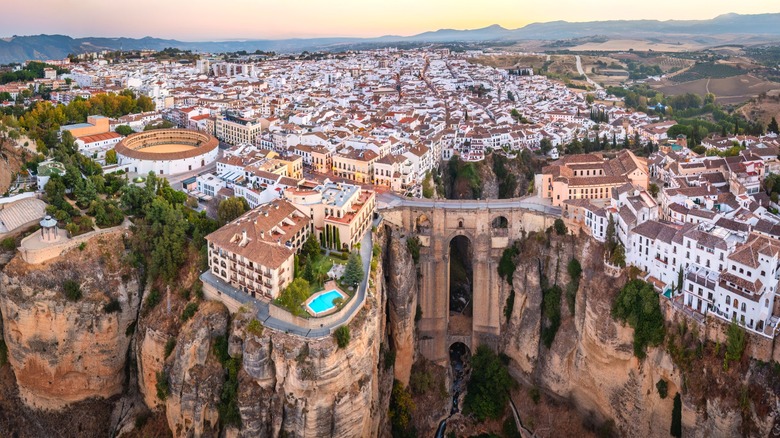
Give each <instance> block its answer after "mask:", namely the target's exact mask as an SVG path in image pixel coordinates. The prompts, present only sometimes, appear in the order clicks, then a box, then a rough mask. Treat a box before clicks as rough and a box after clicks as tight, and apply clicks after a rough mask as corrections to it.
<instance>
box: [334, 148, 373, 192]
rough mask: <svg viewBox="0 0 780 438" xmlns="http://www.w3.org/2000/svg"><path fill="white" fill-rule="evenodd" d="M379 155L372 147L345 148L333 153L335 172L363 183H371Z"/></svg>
mask: <svg viewBox="0 0 780 438" xmlns="http://www.w3.org/2000/svg"><path fill="white" fill-rule="evenodd" d="M378 159H379V155H378V154H377V153H376V152H374V151H372V150H370V149H344V150H342V151H340V152H338V153H336V154H334V155H333V173H335V174H336V175H337V176H340V177H342V178H346V179H349V180H352V181H355V182H357V183H361V184H370V183H371V182H372V181H373V177H374V162H376V160H378Z"/></svg>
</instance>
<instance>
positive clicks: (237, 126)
mask: <svg viewBox="0 0 780 438" xmlns="http://www.w3.org/2000/svg"><path fill="white" fill-rule="evenodd" d="M214 131H215V136H216V137H217V138H218V139H220V140H221V141H224V142H225V143H229V144H232V145H238V144H255V142H256V140H257V137H258V136H259V135H260V133H261V132H262V131H263V125H262V124H261V123H260V120H257V119H248V118H244V117H238V116H235V115H231V114H226V115H224V116H221V117H217V119H216V120H215V122H214Z"/></svg>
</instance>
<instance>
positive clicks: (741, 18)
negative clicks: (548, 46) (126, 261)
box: [0, 13, 780, 64]
mask: <svg viewBox="0 0 780 438" xmlns="http://www.w3.org/2000/svg"><path fill="white" fill-rule="evenodd" d="M721 35H735V36H743V35H744V36H746V37H747V36H761V37H768V38H771V39H775V38H777V39H780V13H773V14H756V15H740V14H726V15H721V16H718V17H716V18H713V19H711V20H669V21H657V20H616V21H592V22H585V23H570V22H567V21H553V22H549V23H533V24H529V25H527V26H524V27H521V28H519V29H505V28H503V27H501V26H499V25H493V26H488V27H485V28H482V29H471V30H455V29H441V30H437V31H432V32H424V33H421V34H418V35H412V36H396V35H387V36H382V37H378V38H339V37H334V38H293V39H283V40H246V41H201V42H187V41H177V40H168V39H160V38H152V37H145V38H140V39H136V38H96V37H88V38H71V37H69V36H65V35H32V36H14V37H10V38H3V39H0V64H7V63H11V62H21V61H25V60H28V59H61V58H63V57H65V56H67V55H68V54H69V53H84V52H92V51H96V50H103V49H109V50H118V49H124V50H137V49H152V50H162V49H164V48H166V47H176V48H180V49H185V50H193V51H197V52H212V53H214V52H226V51H227V52H233V51H238V50H246V51H252V52H253V51H255V50H263V51H274V52H278V53H288V52H300V51H303V50H309V51H313V50H343V49H348V48H350V47H355V46H360V47H365V46H370V45H376V46H388V45H392V44H395V43H446V42H487V41H503V42H511V41H524V40H547V41H550V40H564V39H573V38H584V37H591V36H600V37H608V38H618V37H619V38H622V39H636V38H661V37H666V38H669V37H677V36H680V37H682V36H689V37H696V36H700V37H715V36H721Z"/></svg>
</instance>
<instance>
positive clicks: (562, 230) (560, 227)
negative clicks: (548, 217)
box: [553, 218, 569, 236]
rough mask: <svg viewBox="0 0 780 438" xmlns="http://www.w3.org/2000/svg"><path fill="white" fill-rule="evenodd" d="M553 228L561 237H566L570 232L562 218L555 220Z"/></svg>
mask: <svg viewBox="0 0 780 438" xmlns="http://www.w3.org/2000/svg"><path fill="white" fill-rule="evenodd" d="M553 228H555V234H557V235H559V236H564V235H566V233H568V232H569V230H568V229H566V224H565V223H563V219H561V218H558V219H555V222H553Z"/></svg>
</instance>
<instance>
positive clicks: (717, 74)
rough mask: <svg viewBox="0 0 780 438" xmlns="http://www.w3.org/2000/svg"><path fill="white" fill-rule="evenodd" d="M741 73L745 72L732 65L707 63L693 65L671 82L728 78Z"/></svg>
mask: <svg viewBox="0 0 780 438" xmlns="http://www.w3.org/2000/svg"><path fill="white" fill-rule="evenodd" d="M742 73H745V71H744V70H742V69H740V68H737V67H734V66H732V65H727V64H715V63H712V62H707V63H699V64H696V65H694V66H693V67H691V68H689V69H688V70H687V71H685V72H684V73H680V74H679V75H676V76H674V78H672V80H673V81H674V82H689V81H695V80H698V79H719V78H729V77H732V76H738V75H740V74H742Z"/></svg>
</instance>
